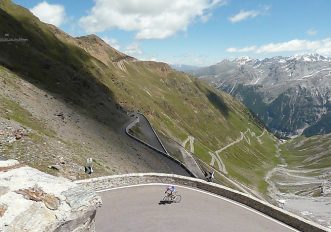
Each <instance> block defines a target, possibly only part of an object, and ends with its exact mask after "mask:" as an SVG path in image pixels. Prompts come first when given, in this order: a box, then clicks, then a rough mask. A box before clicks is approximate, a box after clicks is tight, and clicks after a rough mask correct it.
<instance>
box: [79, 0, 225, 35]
mask: <svg viewBox="0 0 331 232" xmlns="http://www.w3.org/2000/svg"><path fill="white" fill-rule="evenodd" d="M224 3H225V0H139V1H138V0H95V5H94V6H93V8H92V9H91V11H90V12H89V14H88V15H87V16H85V17H82V18H81V19H80V25H81V27H83V28H84V29H85V30H86V31H87V32H88V33H97V32H102V31H106V30H108V29H112V28H118V29H122V30H126V31H136V32H137V34H136V39H164V38H167V37H170V36H173V35H174V34H175V33H176V32H178V31H185V30H186V29H187V27H188V26H189V24H190V23H192V22H193V21H194V20H196V19H199V20H202V21H206V20H208V18H209V17H210V16H211V15H210V13H211V10H212V9H213V8H215V7H217V6H220V5H222V4H224Z"/></svg>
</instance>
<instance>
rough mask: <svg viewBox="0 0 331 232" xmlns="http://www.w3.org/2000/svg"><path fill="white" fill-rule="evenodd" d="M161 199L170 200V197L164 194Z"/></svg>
mask: <svg viewBox="0 0 331 232" xmlns="http://www.w3.org/2000/svg"><path fill="white" fill-rule="evenodd" d="M163 201H166V202H169V201H171V200H170V197H169V196H164V197H163Z"/></svg>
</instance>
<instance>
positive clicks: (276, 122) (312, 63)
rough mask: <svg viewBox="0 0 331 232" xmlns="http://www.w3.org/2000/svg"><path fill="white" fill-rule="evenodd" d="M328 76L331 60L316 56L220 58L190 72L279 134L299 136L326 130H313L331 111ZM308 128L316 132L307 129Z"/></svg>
mask: <svg viewBox="0 0 331 232" xmlns="http://www.w3.org/2000/svg"><path fill="white" fill-rule="evenodd" d="M330 73H331V58H329V57H325V56H322V55H319V54H306V55H300V56H298V55H297V56H291V57H281V56H278V57H273V58H265V59H262V60H259V59H251V58H249V57H241V58H237V59H233V60H228V59H226V60H223V61H222V62H220V63H218V64H216V65H212V66H209V67H205V68H202V69H200V70H196V71H194V72H192V74H194V75H196V76H198V77H200V78H204V79H206V80H208V81H209V82H211V83H212V84H214V86H216V87H217V88H219V89H221V90H224V91H226V92H228V93H230V94H232V95H233V96H236V97H237V98H238V99H239V100H241V101H243V102H244V103H245V104H246V106H248V107H249V108H250V109H251V110H252V111H253V112H254V113H256V114H257V115H258V116H259V117H260V118H261V119H262V121H263V122H264V123H265V124H266V125H267V126H268V127H269V128H270V129H271V130H272V131H274V132H275V133H280V134H281V135H283V136H293V135H294V136H296V135H300V134H301V133H304V132H303V131H305V129H307V131H308V132H309V131H310V132H309V133H308V132H307V133H306V135H308V134H309V135H311V134H312V132H311V131H315V132H316V133H330V132H331V131H330V129H329V127H324V128H317V127H318V125H320V126H322V125H324V124H323V123H319V121H320V120H322V121H323V120H324V119H323V117H327V115H328V112H329V111H330V110H331V108H330V102H331V87H330V86H331V83H330V82H331V81H330V78H329V76H330ZM311 106H312V107H311ZM300 108H302V109H304V110H301V109H300ZM306 111H308V113H305V112H306ZM309 111H310V112H309ZM289 112H290V113H289ZM277 113H278V114H279V115H278V116H277ZM286 119H288V121H284V120H286ZM310 126H314V127H315V128H316V129H314V130H308V127H310ZM287 128H288V129H287Z"/></svg>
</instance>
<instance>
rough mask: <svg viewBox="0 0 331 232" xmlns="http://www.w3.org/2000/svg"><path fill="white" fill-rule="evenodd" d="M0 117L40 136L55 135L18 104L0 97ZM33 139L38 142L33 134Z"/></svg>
mask: <svg viewBox="0 0 331 232" xmlns="http://www.w3.org/2000/svg"><path fill="white" fill-rule="evenodd" d="M0 116H1V117H3V118H7V119H8V120H12V121H15V122H18V123H20V124H21V125H23V126H25V127H26V128H31V129H33V130H35V131H38V132H39V133H41V134H44V135H47V136H49V137H54V136H55V135H56V133H55V132H54V131H53V130H50V129H47V128H46V127H45V123H43V122H42V121H40V120H37V119H35V118H34V117H33V116H32V115H31V113H30V112H28V111H27V110H25V109H24V108H22V107H21V106H20V105H19V104H18V103H16V102H14V101H11V100H9V99H7V98H4V97H1V96H0ZM33 138H34V139H35V140H38V135H36V134H34V136H33Z"/></svg>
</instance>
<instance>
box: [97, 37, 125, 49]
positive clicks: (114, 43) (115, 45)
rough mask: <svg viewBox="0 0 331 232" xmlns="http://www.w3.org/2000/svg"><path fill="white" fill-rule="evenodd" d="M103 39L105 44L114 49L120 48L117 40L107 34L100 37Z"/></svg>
mask: <svg viewBox="0 0 331 232" xmlns="http://www.w3.org/2000/svg"><path fill="white" fill-rule="evenodd" d="M101 39H102V40H103V41H105V42H106V43H107V44H109V45H110V46H111V47H113V48H115V49H116V50H119V49H120V48H121V46H120V44H119V43H118V41H117V40H116V39H114V38H109V37H107V36H104V37H101Z"/></svg>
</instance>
